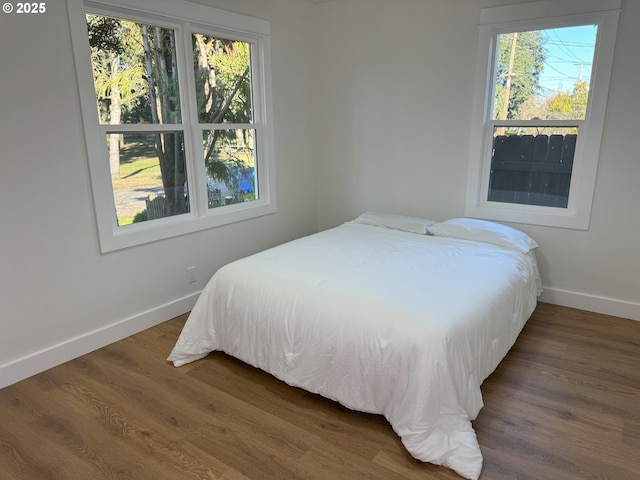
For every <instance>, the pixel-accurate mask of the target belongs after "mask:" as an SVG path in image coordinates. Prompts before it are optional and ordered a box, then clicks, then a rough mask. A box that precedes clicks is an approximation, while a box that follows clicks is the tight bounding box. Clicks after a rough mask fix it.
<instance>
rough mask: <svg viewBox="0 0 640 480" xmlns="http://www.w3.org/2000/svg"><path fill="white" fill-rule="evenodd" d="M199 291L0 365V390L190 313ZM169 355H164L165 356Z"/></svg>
mask: <svg viewBox="0 0 640 480" xmlns="http://www.w3.org/2000/svg"><path fill="white" fill-rule="evenodd" d="M199 296H200V292H196V293H192V294H190V295H187V296H185V297H182V298H179V299H177V300H174V301H173V302H170V303H166V304H164V305H160V306H159V307H156V308H153V309H151V310H147V311H146V312H142V313H140V314H137V315H134V316H133V317H129V318H126V319H124V320H120V321H117V322H114V323H112V324H110V325H107V326H105V327H102V328H99V329H97V330H94V331H92V332H88V333H85V334H83V335H80V336H78V337H75V338H72V339H70V340H66V341H64V342H61V343H59V344H57V345H53V346H51V347H47V348H45V349H43V350H40V351H39V352H35V353H32V354H29V355H26V356H24V357H22V358H19V359H16V360H13V361H11V362H8V363H5V364H4V365H0V388H4V387H7V386H9V385H12V384H14V383H17V382H19V381H21V380H24V379H25V378H28V377H31V376H32V375H36V374H38V373H40V372H43V371H45V370H48V369H50V368H53V367H55V366H58V365H61V364H63V363H65V362H68V361H69V360H73V359H74V358H77V357H80V356H82V355H85V354H87V353H90V352H93V351H94V350H98V349H99V348H102V347H105V346H107V345H110V344H112V343H114V342H117V341H119V340H122V339H123V338H126V337H129V336H131V335H134V334H136V333H138V332H141V331H143V330H146V329H147V328H151V327H154V326H156V325H159V324H160V323H163V322H166V321H167V320H170V319H172V318H175V317H177V316H179V315H182V314H183V313H186V312H189V311H191V309H192V308H193V306H194V305H195V302H196V300H197V299H198V297H199ZM168 354H169V352H167V355H168Z"/></svg>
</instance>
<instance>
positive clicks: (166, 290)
mask: <svg viewBox="0 0 640 480" xmlns="http://www.w3.org/2000/svg"><path fill="white" fill-rule="evenodd" d="M203 3H204V2H203ZM207 3H208V4H210V5H212V6H215V7H219V8H223V9H227V10H233V11H235V12H239V13H243V14H247V15H251V16H254V17H259V18H263V19H266V20H268V21H269V22H270V23H271V32H272V51H273V52H272V59H273V65H272V68H273V70H272V80H273V103H274V127H275V128H274V130H275V156H276V184H277V190H278V193H277V199H278V211H277V213H276V214H273V215H269V216H266V217H262V218H259V219H255V220H251V221H246V222H242V223H237V224H233V225H229V226H226V227H223V228H217V229H213V230H209V231H204V232H199V233H196V234H192V235H187V236H183V237H179V238H174V239H171V240H167V241H162V242H157V243H154V244H149V245H145V246H140V247H136V248H131V249H128V250H123V251H118V252H113V253H110V254H106V255H101V254H100V253H99V250H98V243H97V235H96V228H95V221H94V214H93V207H92V200H91V191H90V186H89V179H88V167H87V161H86V154H85V151H84V140H83V134H82V130H81V122H80V118H79V105H78V96H77V92H76V83H75V73H74V67H73V61H72V54H71V40H70V33H69V26H68V19H67V13H66V6H65V4H66V2H64V1H61V0H60V1H55V2H53V1H50V2H47V12H46V13H45V14H41V15H17V14H11V15H8V14H0V65H1V67H0V105H1V107H0V205H2V208H0V224H1V225H2V227H1V228H2V233H1V234H0V265H1V267H0V268H1V269H2V275H1V276H0V322H1V323H0V387H2V386H3V385H7V384H10V383H12V382H14V381H17V380H19V379H21V378H24V377H26V376H28V375H31V374H33V373H35V372H37V371H39V370H41V369H43V368H47V367H49V366H51V365H54V364H56V363H60V362H62V361H65V360H67V359H68V358H71V357H73V356H76V355H79V354H82V353H85V352H86V351H87V350H90V349H92V348H96V347H99V346H101V345H102V344H104V343H107V342H109V341H113V340H116V339H118V338H121V337H123V336H126V335H128V334H130V333H133V332H135V331H137V330H139V329H141V328H144V327H146V326H150V325H152V324H155V323H158V322H160V321H163V320H167V319H168V318H171V316H174V315H178V314H180V313H183V312H185V311H188V310H189V309H190V308H191V306H192V304H193V301H194V299H195V295H196V294H197V292H198V291H199V290H200V289H202V287H203V286H204V283H205V282H206V280H208V278H209V276H210V275H211V274H212V273H213V272H214V271H215V270H216V269H217V268H218V267H219V266H221V265H222V264H224V263H227V262H228V261H230V260H232V259H235V258H238V257H241V256H245V255H247V254H249V253H253V252H255V251H259V250H263V249H265V248H267V247H270V246H273V245H275V244H278V243H282V242H284V241H287V240H290V239H292V238H295V237H298V236H301V235H306V234H309V233H313V232H314V231H315V230H316V227H317V219H316V213H317V212H316V189H317V187H316V172H315V165H314V163H313V161H312V158H311V157H310V156H309V154H308V146H309V144H310V143H311V142H310V135H311V134H312V133H313V132H312V131H311V128H309V126H308V125H307V118H308V117H307V116H306V115H305V112H309V111H311V110H312V105H311V103H310V102H311V101H312V98H313V95H312V92H311V91H310V90H309V89H310V87H309V85H311V83H312V82H311V74H312V67H313V63H312V60H311V59H310V58H309V55H308V52H309V51H310V50H311V49H312V45H311V41H312V38H311V37H310V36H309V35H308V32H309V30H310V29H311V27H312V23H311V21H312V13H313V9H314V6H313V5H311V4H308V3H306V2H301V1H299V0H270V1H269V2H265V1H264V0H233V1H229V0H226V1H225V0H209V1H208V2H207ZM292 59H295V61H292ZM191 265H195V266H196V268H197V282H196V283H195V284H188V283H187V277H186V268H187V267H189V266H191ZM168 353H169V352H167V354H168ZM162 360H163V359H160V361H162Z"/></svg>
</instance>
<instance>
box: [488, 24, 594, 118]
mask: <svg viewBox="0 0 640 480" xmlns="http://www.w3.org/2000/svg"><path fill="white" fill-rule="evenodd" d="M596 33H597V26H596V25H582V26H578V27H565V28H555V29H548V30H536V31H529V32H513V33H505V34H500V35H498V46H499V51H498V57H497V62H496V71H495V77H494V79H495V82H496V85H495V98H494V108H493V119H495V120H507V119H510V120H532V119H549V120H583V119H584V118H585V115H586V109H587V100H588V97H589V83H590V80H591V66H592V64H593V56H594V52H595V43H596Z"/></svg>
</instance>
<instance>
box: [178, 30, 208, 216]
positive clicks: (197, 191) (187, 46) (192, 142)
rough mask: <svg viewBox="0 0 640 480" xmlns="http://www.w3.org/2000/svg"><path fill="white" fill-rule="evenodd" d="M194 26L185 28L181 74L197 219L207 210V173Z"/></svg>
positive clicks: (191, 192)
mask: <svg viewBox="0 0 640 480" xmlns="http://www.w3.org/2000/svg"><path fill="white" fill-rule="evenodd" d="M191 35H192V26H191V23H185V24H184V25H183V34H182V42H183V49H182V52H181V53H183V56H184V62H182V63H181V65H180V66H181V68H182V70H181V74H182V78H184V83H185V85H183V86H182V87H183V88H182V90H181V92H182V94H183V96H184V98H183V105H184V107H183V115H184V118H185V119H186V120H187V123H188V127H189V128H188V130H189V131H188V132H187V135H185V138H188V139H189V140H188V141H189V146H190V148H189V154H188V155H187V162H188V163H189V167H190V168H189V169H188V170H189V177H188V181H189V197H190V201H191V204H192V207H193V211H194V213H195V215H196V216H202V215H204V213H205V212H206V211H207V192H206V188H205V185H206V172H205V168H204V161H203V160H202V159H203V158H204V152H203V146H202V127H201V126H200V125H199V124H198V106H197V105H198V104H197V99H196V95H197V93H196V88H195V76H194V72H193V51H192V48H191Z"/></svg>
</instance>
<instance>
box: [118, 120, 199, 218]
mask: <svg viewBox="0 0 640 480" xmlns="http://www.w3.org/2000/svg"><path fill="white" fill-rule="evenodd" d="M107 142H108V145H109V165H110V167H111V185H112V187H113V196H114V200H115V204H116V216H117V218H118V225H119V226H123V225H127V224H130V223H138V222H144V221H147V220H154V219H157V218H163V217H169V216H172V215H180V214H182V213H189V211H190V208H189V200H188V197H187V175H186V164H185V158H184V135H183V133H182V132H164V133H143V134H140V133H137V134H127V133H125V134H116V133H111V134H108V135H107Z"/></svg>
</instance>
